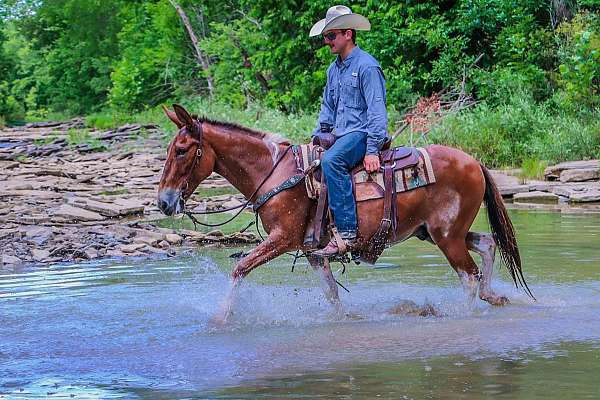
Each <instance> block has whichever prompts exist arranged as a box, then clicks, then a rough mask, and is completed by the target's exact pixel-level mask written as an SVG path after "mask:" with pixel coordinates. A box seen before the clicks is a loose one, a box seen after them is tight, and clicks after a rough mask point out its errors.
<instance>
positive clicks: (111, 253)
mask: <svg viewBox="0 0 600 400" xmlns="http://www.w3.org/2000/svg"><path fill="white" fill-rule="evenodd" d="M106 256H108V257H127V254H125V253H123V252H122V251H120V250H115V249H108V250H107V251H106Z"/></svg>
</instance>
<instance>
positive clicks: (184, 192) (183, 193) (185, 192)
mask: <svg viewBox="0 0 600 400" xmlns="http://www.w3.org/2000/svg"><path fill="white" fill-rule="evenodd" d="M194 129H198V132H199V134H198V147H197V148H196V155H195V156H194V161H193V162H192V166H191V167H190V169H189V171H188V173H187V175H186V176H185V180H184V182H183V187H182V189H181V197H182V199H183V201H184V205H185V201H186V200H187V199H188V198H189V197H190V196H191V195H192V193H193V191H192V192H191V193H188V189H189V188H190V178H191V176H192V174H193V173H194V170H195V169H196V165H198V160H199V159H200V157H202V123H198V122H197V121H195V120H194Z"/></svg>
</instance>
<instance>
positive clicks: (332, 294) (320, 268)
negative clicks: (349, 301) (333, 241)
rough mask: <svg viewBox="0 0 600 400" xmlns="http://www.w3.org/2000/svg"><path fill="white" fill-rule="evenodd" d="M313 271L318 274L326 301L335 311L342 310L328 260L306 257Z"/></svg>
mask: <svg viewBox="0 0 600 400" xmlns="http://www.w3.org/2000/svg"><path fill="white" fill-rule="evenodd" d="M307 258H308V262H309V263H310V265H311V266H312V268H313V270H314V271H315V272H316V273H317V274H319V276H320V278H321V282H322V286H323V291H324V292H325V297H326V298H327V300H328V301H329V302H330V303H331V304H332V305H333V306H334V307H335V309H336V311H338V312H339V311H341V310H342V302H341V301H340V296H339V294H338V287H337V283H336V282H335V278H334V277H333V273H332V272H331V268H330V266H329V260H327V259H326V258H322V257H314V256H310V255H309V256H307Z"/></svg>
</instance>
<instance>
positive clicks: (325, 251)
mask: <svg viewBox="0 0 600 400" xmlns="http://www.w3.org/2000/svg"><path fill="white" fill-rule="evenodd" d="M342 240H343V241H344V245H345V247H346V248H345V251H344V252H341V251H340V247H339V246H338V244H337V242H336V241H335V238H333V237H332V238H331V240H330V241H329V243H327V246H325V247H323V248H322V249H319V250H316V251H314V252H313V253H312V254H314V255H315V256H317V257H333V256H335V255H340V256H341V255H343V254H344V253H346V252H348V251H350V250H352V248H353V247H354V246H355V245H356V239H342Z"/></svg>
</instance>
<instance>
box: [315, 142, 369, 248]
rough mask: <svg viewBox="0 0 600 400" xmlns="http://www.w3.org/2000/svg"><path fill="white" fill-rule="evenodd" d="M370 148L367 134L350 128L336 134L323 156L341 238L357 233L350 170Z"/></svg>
mask: <svg viewBox="0 0 600 400" xmlns="http://www.w3.org/2000/svg"><path fill="white" fill-rule="evenodd" d="M366 151H367V134H366V133H364V132H351V133H348V134H346V135H344V136H342V137H339V138H337V140H336V141H335V144H334V145H333V146H331V147H330V148H329V149H328V150H327V151H325V154H323V156H322V157H321V168H322V170H323V175H325V182H326V183H327V188H328V192H329V207H330V208H331V212H332V213H333V218H334V220H335V225H336V227H337V229H338V231H339V233H340V236H341V237H342V238H351V237H354V236H356V229H357V220H356V201H355V200H354V194H353V193H352V181H351V177H350V170H351V169H352V168H354V167H355V166H356V165H357V164H358V163H360V162H361V161H362V160H363V158H364V157H365V152H366Z"/></svg>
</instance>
